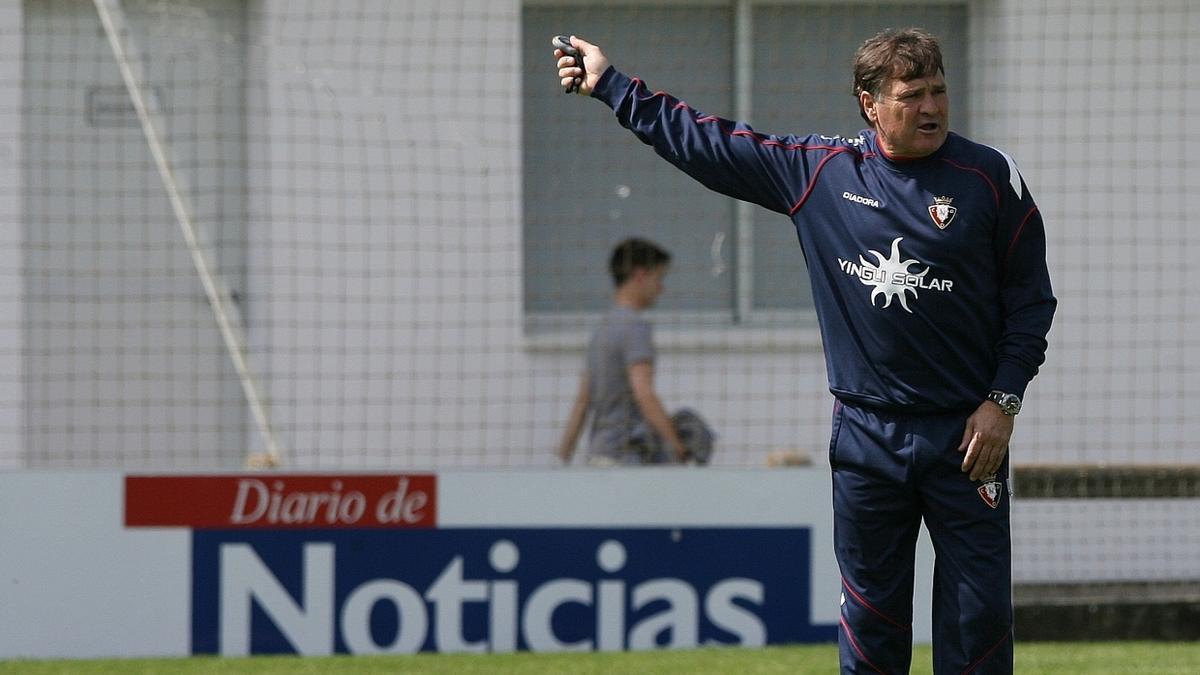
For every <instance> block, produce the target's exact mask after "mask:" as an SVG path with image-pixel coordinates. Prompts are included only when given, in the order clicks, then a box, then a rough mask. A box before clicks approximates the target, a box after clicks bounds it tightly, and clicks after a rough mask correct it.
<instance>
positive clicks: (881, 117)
mask: <svg viewBox="0 0 1200 675" xmlns="http://www.w3.org/2000/svg"><path fill="white" fill-rule="evenodd" d="M860 100H861V102H862V105H863V110H865V111H866V113H867V117H868V118H870V119H872V120H873V121H874V122H875V131H876V132H877V133H878V134H879V145H880V147H881V148H883V150H884V152H886V153H887V154H888V155H889V156H891V157H896V158H903V159H914V158H917V157H924V156H926V155H929V154H932V153H933V152H934V151H936V150H937V149H938V148H940V147H942V143H945V142H946V134H948V133H949V131H950V130H949V121H950V97H949V95H948V94H947V93H946V78H945V77H944V76H943V75H942V74H941V73H936V74H934V75H930V76H928V77H916V78H913V79H911V80H897V79H889V80H887V81H885V82H884V83H883V87H882V89H881V90H880V92H879V96H878V97H875V96H872V95H871V93H870V92H863V93H862V94H860Z"/></svg>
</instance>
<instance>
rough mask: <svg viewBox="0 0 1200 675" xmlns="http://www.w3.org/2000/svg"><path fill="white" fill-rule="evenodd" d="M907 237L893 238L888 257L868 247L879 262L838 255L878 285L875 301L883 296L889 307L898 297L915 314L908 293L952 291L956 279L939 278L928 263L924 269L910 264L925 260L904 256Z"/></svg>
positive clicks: (848, 268)
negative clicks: (903, 245) (854, 259)
mask: <svg viewBox="0 0 1200 675" xmlns="http://www.w3.org/2000/svg"><path fill="white" fill-rule="evenodd" d="M903 240H904V237H896V239H894V240H893V241H892V253H891V255H890V256H888V257H887V258H885V257H883V254H882V253H880V252H878V251H867V253H870V254H871V255H873V256H875V259H876V260H878V261H879V262H878V264H872V263H869V262H867V260H866V258H863V257H862V256H861V255H860V256H858V261H859V262H858V263H854V262H851V261H849V260H842V259H841V258H838V266H839V267H841V268H842V271H843V272H845V273H846V274H848V275H850V276H854V277H858V280H859V281H861V282H862V283H863V284H864V285H866V286H874V287H875V289H874V290H873V291H871V305H872V306H874V305H875V298H877V297H879V296H883V308H884V309H886V308H887V307H888V306H889V305H891V304H892V299H893V298H895V299H898V300H899V301H900V306H901V307H903V308H904V311H906V312H908V313H909V314H912V310H911V309H909V307H908V296H907V295H905V294H906V293H912V296H913V297H914V298H915V297H917V291H918V290H930V291H941V292H945V293H949V292H951V291H952V290H954V282H953V281H952V280H950V279H938V278H936V277H931V276H929V271H930V269H931V268H930V267H929V266H928V265H927V266H926V267H925V269H924V270H923V271H921V272H915V271H913V270H911V269H910V268H911V267H912V266H913V265H920V264H922V263H921V262H920V261H917V260H902V259H901V256H900V242H901V241H903Z"/></svg>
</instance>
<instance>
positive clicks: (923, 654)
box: [0, 642, 1200, 675]
mask: <svg viewBox="0 0 1200 675" xmlns="http://www.w3.org/2000/svg"><path fill="white" fill-rule="evenodd" d="M1016 660H1017V672H1018V673H1029V674H1030V675H1042V674H1045V675H1071V674H1074V673H1080V674H1083V673H1086V674H1087V675H1110V674H1111V675H1118V674H1120V675H1125V674H1126V673H1138V674H1139V675H1141V674H1145V675H1193V674H1195V673H1200V644H1197V643H1184V642H1164V643H1152V642H1105V643H1026V644H1018V645H1017V657H1016ZM929 663H930V652H929V648H928V647H923V648H922V647H918V648H917V649H916V650H915V652H914V654H913V664H914V666H913V669H912V672H913V673H927V672H929V671H930V667H929ZM9 673H12V674H14V675H15V674H16V673H20V674H21V675H51V674H55V673H64V674H67V673H69V674H71V675H74V674H76V673H80V674H83V675H96V674H104V675H109V674H113V675H115V674H117V673H120V674H121V675H126V674H131V675H158V674H162V675H168V674H170V675H175V674H176V673H181V674H184V675H187V674H188V673H248V674H251V675H262V674H267V673H272V674H274V673H278V674H280V675H283V674H284V673H287V674H288V675H292V674H299V675H304V674H307V673H311V674H313V675H317V674H318V673H319V674H321V675H325V674H326V673H335V674H336V673H355V674H358V673H364V674H368V675H369V674H370V673H389V674H405V673H411V674H414V675H415V674H424V673H446V674H450V673H453V674H454V675H485V674H486V675H504V674H506V673H507V674H516V673H521V674H524V673H531V674H534V675H541V674H547V675H549V674H555V675H558V674H560V673H561V674H566V675H590V674H595V675H610V674H621V673H629V674H631V675H634V674H636V675H667V674H673V675H674V674H677V675H692V674H695V673H731V674H733V675H757V674H760V673H761V674H767V673H788V675H810V674H811V675H817V674H821V675H833V674H836V673H837V648H836V647H833V646H829V645H819V646H815V647H813V646H804V647H772V648H768V649H698V650H693V651H674V652H634V653H616V654H596V653H585V654H527V653H523V654H503V655H466V654H452V655H438V654H422V655H418V656H397V657H390V656H381V657H362V656H359V657H351V656H335V657H323V658H299V657H254V658H244V659H237V658H214V657H193V658H184V659H126V660H89V661H0V675H8V674H9Z"/></svg>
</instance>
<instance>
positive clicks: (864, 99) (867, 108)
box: [858, 91, 879, 126]
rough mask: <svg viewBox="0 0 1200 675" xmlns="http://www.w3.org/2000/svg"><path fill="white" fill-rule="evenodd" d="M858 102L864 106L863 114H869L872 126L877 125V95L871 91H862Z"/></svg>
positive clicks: (868, 117)
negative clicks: (873, 94)
mask: <svg viewBox="0 0 1200 675" xmlns="http://www.w3.org/2000/svg"><path fill="white" fill-rule="evenodd" d="M858 103H859V105H861V106H862V109H863V114H865V115H866V116H867V120H869V121H870V122H871V126H875V122H876V115H878V114H879V113H878V112H877V111H876V110H875V97H874V96H872V95H871V92H869V91H860V92H858Z"/></svg>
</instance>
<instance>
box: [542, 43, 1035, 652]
mask: <svg viewBox="0 0 1200 675" xmlns="http://www.w3.org/2000/svg"><path fill="white" fill-rule="evenodd" d="M571 45H572V47H573V48H574V49H572V50H570V51H572V52H577V53H578V54H579V55H581V56H582V57H583V65H584V67H583V68H580V67H579V66H578V65H577V62H576V56H575V54H568V53H564V51H563V50H562V49H556V50H555V52H554V55H555V57H556V58H557V59H558V61H557V66H558V69H559V70H558V74H559V78H560V81H561V83H562V84H563V86H564V87H568V88H570V89H574V90H576V91H578V92H579V93H582V94H585V95H591V96H592V97H594V98H598V99H600V100H602V101H604V102H605V103H607V104H608V105H609V106H610V107H612V108H613V110H614V111H615V112H616V116H617V120H618V121H619V122H620V123H621V125H622V126H625V127H626V128H628V129H630V130H631V131H632V132H633V133H634V134H635V135H637V137H638V138H640V139H641V140H642V141H643V142H645V143H647V144H649V145H652V146H653V147H654V149H655V150H656V151H657V152H658V154H659V155H661V156H662V157H663V158H665V159H666V160H667V161H669V162H671V163H672V164H674V165H675V166H677V167H679V168H680V169H682V170H683V171H685V172H687V173H688V174H689V175H690V176H692V177H693V178H695V179H696V180H698V181H700V182H701V183H703V184H704V185H706V186H708V187H709V188H711V189H713V190H716V191H718V192H721V193H723V194H726V195H729V196H731V197H736V198H738V199H743V200H746V201H749V202H753V203H755V204H759V205H761V206H764V207H766V208H768V209H771V210H773V211H778V212H780V213H785V214H787V215H788V216H789V217H790V218H791V219H792V222H793V223H794V224H795V227H796V232H797V234H798V236H799V239H800V244H801V246H802V250H803V253H804V257H805V260H806V262H807V264H808V270H809V275H810V277H811V280H812V289H813V296H814V300H815V303H816V312H817V317H818V319H819V321H820V325H821V335H822V339H823V342H824V345H825V359H826V367H827V370H828V374H829V389H830V391H831V392H832V393H833V395H834V396H835V397H836V401H835V404H834V417H833V433H832V440H831V441H830V448H829V459H830V464H831V465H832V468H833V495H834V496H833V502H834V504H833V505H834V541H835V548H836V554H837V559H838V564H839V567H840V568H841V573H842V609H841V615H842V616H841V631H840V654H841V664H842V671H843V672H847V673H859V672H878V673H907V672H908V670H909V666H910V661H911V658H912V631H911V625H912V594H913V560H914V548H915V542H916V538H917V531H918V528H919V525H920V522H921V520H922V519H924V521H925V524H926V527H927V528H928V530H929V533H930V535H931V539H932V541H933V545H934V549H935V552H936V556H937V562H936V566H935V570H934V597H933V622H934V637H933V639H934V643H933V649H934V657H933V659H934V670H935V672H937V673H967V672H974V673H1010V672H1012V663H1013V650H1012V638H1013V633H1012V597H1011V588H1012V581H1011V576H1012V575H1011V547H1010V539H1009V500H1008V499H1007V498H1006V492H1007V491H1006V483H1007V476H1008V460H1007V454H1008V441H1009V438H1010V436H1011V434H1012V429H1013V420H1014V416H1015V415H1016V414H1017V413H1018V412H1019V410H1020V399H1021V397H1022V396H1023V395H1024V393H1025V388H1026V386H1027V385H1028V384H1029V382H1030V380H1032V379H1033V376H1034V375H1035V374H1036V373H1037V370H1038V367H1039V366H1040V365H1041V363H1042V362H1043V360H1044V358H1045V350H1046V339H1045V338H1046V333H1047V332H1048V331H1049V329H1050V322H1051V318H1052V317H1053V314H1054V309H1055V305H1056V302H1055V299H1054V296H1053V294H1052V292H1051V288H1050V277H1049V274H1048V272H1047V269H1046V252H1045V231H1044V229H1043V226H1042V219H1041V215H1040V214H1039V212H1038V209H1037V206H1036V205H1035V204H1034V202H1033V198H1032V197H1031V196H1030V194H1029V190H1028V189H1027V188H1026V186H1025V184H1024V182H1023V180H1022V178H1021V174H1020V173H1019V172H1018V171H1017V167H1016V165H1015V164H1014V163H1013V161H1012V160H1011V159H1010V158H1009V157H1008V156H1007V155H1005V154H1003V153H1001V152H1000V151H998V150H995V149H993V148H990V147H987V146H984V145H979V144H977V143H974V142H972V141H969V140H967V139H965V138H963V137H961V136H958V135H956V134H953V133H950V132H949V129H948V126H947V125H948V116H949V99H948V96H947V92H946V82H945V78H944V70H943V67H942V57H941V50H940V48H939V46H938V43H937V40H936V39H935V38H933V37H932V36H930V35H929V34H927V33H925V32H923V31H920V30H915V29H909V30H903V31H884V32H883V33H880V34H879V35H876V36H875V37H873V38H871V39H870V40H868V41H867V42H865V43H864V44H863V45H862V47H860V48H859V50H858V53H857V54H856V57H855V65H854V77H855V93H856V95H857V97H858V102H859V111H860V113H861V114H862V116H863V118H864V119H866V120H867V123H868V124H869V125H870V127H871V128H869V129H866V130H864V131H862V132H861V133H860V135H859V136H858V137H857V138H840V137H828V136H818V135H810V136H772V135H766V134H760V133H757V132H755V131H754V130H753V129H751V128H750V127H749V126H747V125H745V124H743V123H739V122H733V121H729V120H725V119H721V118H718V117H714V116H712V115H707V114H703V113H700V112H698V111H696V110H693V109H692V108H691V107H689V106H688V105H687V104H686V103H683V102H682V101H680V100H678V99H675V98H673V97H672V96H670V95H668V94H665V93H662V92H654V91H652V90H650V89H648V88H647V87H646V86H645V85H644V84H643V83H642V82H641V81H640V80H637V79H634V78H630V77H628V76H626V75H624V74H622V73H621V72H619V71H617V70H615V69H613V68H611V67H609V65H608V60H607V58H606V57H605V56H604V54H603V53H602V52H601V51H600V49H599V48H597V47H596V46H595V45H592V44H589V43H587V42H585V41H583V40H580V39H579V38H576V37H572V38H571Z"/></svg>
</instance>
